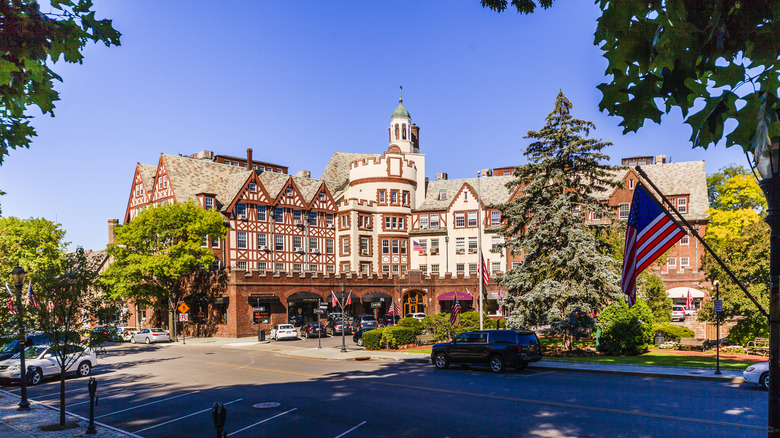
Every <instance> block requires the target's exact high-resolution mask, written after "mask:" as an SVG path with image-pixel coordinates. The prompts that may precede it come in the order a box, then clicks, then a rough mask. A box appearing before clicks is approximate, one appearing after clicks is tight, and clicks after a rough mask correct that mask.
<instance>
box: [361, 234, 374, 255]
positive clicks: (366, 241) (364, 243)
mask: <svg viewBox="0 0 780 438" xmlns="http://www.w3.org/2000/svg"><path fill="white" fill-rule="evenodd" d="M370 247H371V239H370V238H368V237H361V238H360V255H369V250H370Z"/></svg>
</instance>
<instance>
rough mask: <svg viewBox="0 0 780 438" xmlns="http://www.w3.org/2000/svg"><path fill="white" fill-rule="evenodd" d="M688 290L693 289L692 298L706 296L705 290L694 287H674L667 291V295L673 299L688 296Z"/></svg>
mask: <svg viewBox="0 0 780 438" xmlns="http://www.w3.org/2000/svg"><path fill="white" fill-rule="evenodd" d="M688 291H691V298H693V299H696V298H704V292H702V291H700V290H698V289H694V288H692V287H673V288H671V289H669V290H668V291H666V295H667V296H668V297H669V298H672V299H675V298H677V299H680V298H688Z"/></svg>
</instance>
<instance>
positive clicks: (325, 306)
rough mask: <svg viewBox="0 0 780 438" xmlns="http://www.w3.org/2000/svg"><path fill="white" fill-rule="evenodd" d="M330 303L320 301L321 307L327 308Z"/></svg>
mask: <svg viewBox="0 0 780 438" xmlns="http://www.w3.org/2000/svg"><path fill="white" fill-rule="evenodd" d="M327 308H328V303H320V309H327Z"/></svg>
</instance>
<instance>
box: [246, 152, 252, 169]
mask: <svg viewBox="0 0 780 438" xmlns="http://www.w3.org/2000/svg"><path fill="white" fill-rule="evenodd" d="M246 168H247V169H249V170H252V148H246Z"/></svg>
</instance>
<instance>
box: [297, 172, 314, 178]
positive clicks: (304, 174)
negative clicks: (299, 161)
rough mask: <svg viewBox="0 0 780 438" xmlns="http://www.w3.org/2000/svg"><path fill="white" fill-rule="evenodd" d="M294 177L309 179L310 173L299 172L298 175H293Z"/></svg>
mask: <svg viewBox="0 0 780 438" xmlns="http://www.w3.org/2000/svg"><path fill="white" fill-rule="evenodd" d="M295 176H299V177H301V178H311V171H310V170H299V171H298V173H296V174H295Z"/></svg>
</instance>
